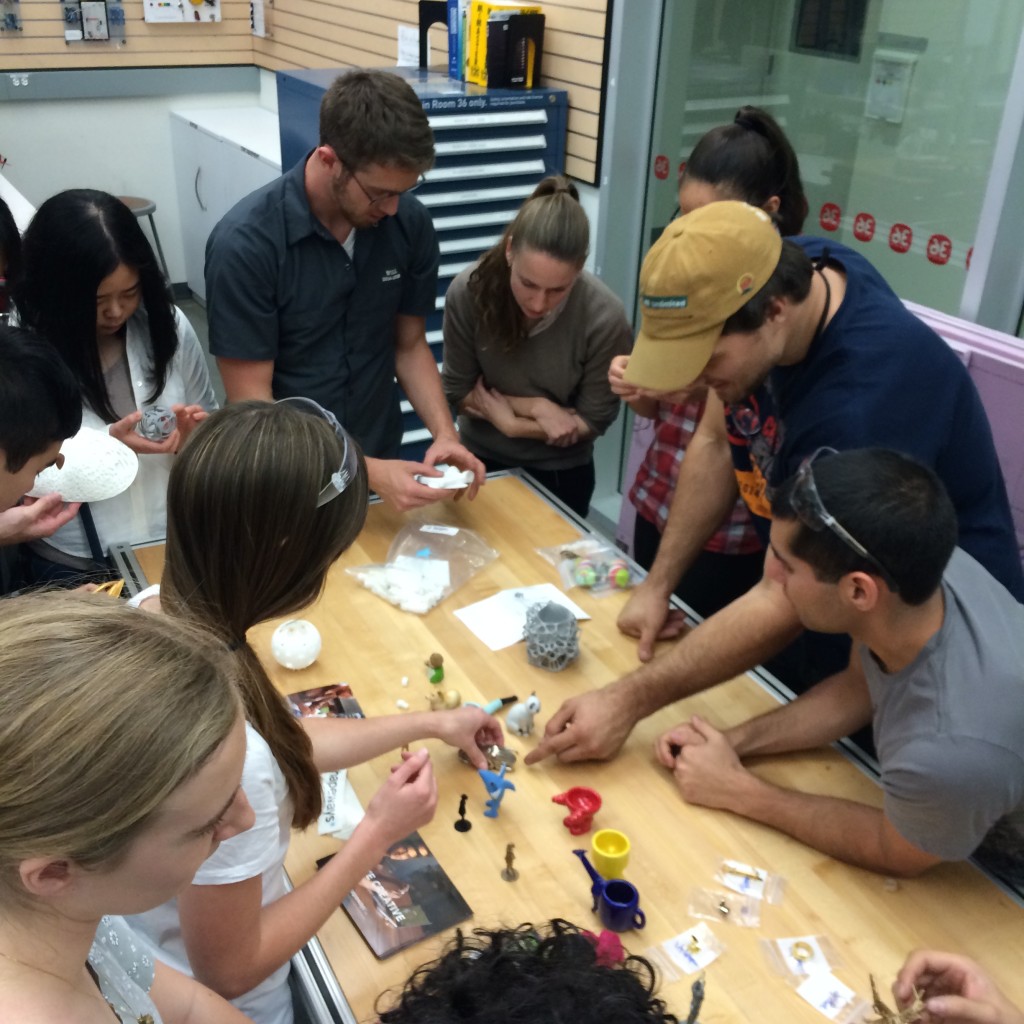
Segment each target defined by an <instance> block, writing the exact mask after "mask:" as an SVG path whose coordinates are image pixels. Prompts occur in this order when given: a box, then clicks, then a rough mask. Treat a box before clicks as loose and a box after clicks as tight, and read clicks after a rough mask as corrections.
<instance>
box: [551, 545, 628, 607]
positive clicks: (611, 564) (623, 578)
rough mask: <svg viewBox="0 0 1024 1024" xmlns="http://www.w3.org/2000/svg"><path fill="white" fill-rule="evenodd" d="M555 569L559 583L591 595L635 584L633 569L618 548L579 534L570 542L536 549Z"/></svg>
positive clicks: (623, 588) (622, 588)
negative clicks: (579, 536)
mask: <svg viewBox="0 0 1024 1024" xmlns="http://www.w3.org/2000/svg"><path fill="white" fill-rule="evenodd" d="M537 553H538V554H540V555H543V556H544V558H546V559H547V560H548V561H549V562H550V563H551V564H552V565H553V566H554V567H555V568H556V569H557V570H558V575H559V576H560V577H561V580H562V586H563V587H565V589H566V590H568V589H570V588H571V587H582V588H583V589H584V590H589V591H590V592H591V593H592V594H610V593H611V592H612V591H613V590H625V589H626V588H628V587H631V586H633V584H634V583H636V572H635V570H634V569H633V568H632V567H631V566H630V564H629V561H628V560H627V559H626V558H625V557H623V554H622V552H621V551H619V550H617V549H616V548H614V547H612V546H611V545H609V544H608V543H607V542H606V541H602V540H598V539H597V538H596V537H581V538H580V539H579V540H574V541H573V542H572V543H570V544H560V545H558V547H553V548H537Z"/></svg>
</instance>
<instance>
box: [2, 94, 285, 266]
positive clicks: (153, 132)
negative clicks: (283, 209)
mask: <svg viewBox="0 0 1024 1024" xmlns="http://www.w3.org/2000/svg"><path fill="white" fill-rule="evenodd" d="M269 77H270V78H271V80H272V79H273V76H272V75H271V76H269ZM263 93H264V94H269V95H270V96H273V102H274V103H275V105H276V95H274V92H273V89H270V90H266V89H264V90H263ZM260 98H261V95H260V93H257V92H230V93H224V92H218V93H215V94H192V93H182V94H180V95H174V96H163V97H155V96H147V97H142V98H137V99H89V100H76V99H68V100H60V101H51V100H33V101H31V102H16V103H15V102H7V103H5V104H4V111H3V129H4V131H3V154H4V156H5V157H7V159H8V164H7V167H6V168H5V174H6V176H7V178H8V180H9V181H10V182H11V184H13V185H14V187H15V188H17V189H18V191H20V192H21V193H22V194H23V195H24V196H25V198H26V199H28V201H29V202H31V203H32V204H33V205H34V206H39V204H40V203H41V202H42V201H43V200H44V199H47V198H48V197H49V196H52V195H54V194H55V193H57V192H61V191H63V190H64V189H68V188H96V189H102V190H103V191H105V192H112V193H113V194H115V195H136V196H144V197H146V198H148V199H152V200H154V201H155V202H156V206H157V210H156V213H155V214H154V219H155V220H156V224H157V230H158V231H159V232H160V241H161V243H162V245H163V249H164V254H165V255H166V257H167V263H168V266H169V267H170V271H171V280H172V281H175V282H179V281H184V280H185V261H184V255H183V250H182V241H181V228H180V223H179V216H178V199H177V195H176V191H175V181H174V155H173V153H172V152H171V131H170V111H171V110H174V109H175V108H178V107H181V108H195V107H239V106H254V105H260ZM142 224H143V229H144V230H145V231H146V232H147V233H148V231H149V225H148V222H147V221H146V220H145V219H143V221H142Z"/></svg>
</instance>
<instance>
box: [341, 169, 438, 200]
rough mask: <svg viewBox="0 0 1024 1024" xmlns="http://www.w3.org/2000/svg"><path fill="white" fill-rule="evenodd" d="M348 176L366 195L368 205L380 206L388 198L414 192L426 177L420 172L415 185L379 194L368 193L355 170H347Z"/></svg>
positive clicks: (395, 197)
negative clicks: (399, 190)
mask: <svg viewBox="0 0 1024 1024" xmlns="http://www.w3.org/2000/svg"><path fill="white" fill-rule="evenodd" d="M348 176H349V177H350V178H351V179H352V180H353V181H354V182H355V183H356V184H357V185H358V186H359V189H360V191H361V192H362V193H363V195H364V196H366V201H367V202H368V203H369V204H370V206H380V204H381V203H386V202H387V201H388V200H389V199H398V198H399V196H405V195H408V194H409V193H410V192H415V191H416V189H418V188H419V187H420V185H422V184H423V183H424V182H425V181H426V180H427V179H426V178H425V177H424V176H423V175H422V174H421V175H420V176H419V177H418V178H417V179H416V184H415V185H410V186H409V188H407V189H403V190H402V191H401V192H382V193H381V194H380V195H379V196H373V195H370V193H369V192H368V191H367V188H366V186H365V185H364V184H363V183H362V182H361V181H360V180H359V177H358V176H357V175H356V172H355V171H349V172H348Z"/></svg>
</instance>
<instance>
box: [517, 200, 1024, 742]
mask: <svg viewBox="0 0 1024 1024" xmlns="http://www.w3.org/2000/svg"><path fill="white" fill-rule="evenodd" d="M825 248H826V247H825V245H824V243H823V242H821V241H820V240H817V239H800V240H798V241H792V240H783V239H781V238H780V237H779V235H778V233H777V232H776V231H775V228H774V226H773V225H772V223H771V221H770V220H769V219H768V217H767V216H766V215H765V214H764V213H763V212H762V211H760V210H757V209H755V208H754V207H751V206H747V205H746V204H744V203H735V202H724V203H711V204H710V205H708V206H705V207H702V208H701V209H698V210H695V211H694V212H693V213H690V214H688V215H687V216H685V217H681V218H680V219H679V220H677V221H674V222H673V223H672V224H671V225H669V227H668V228H667V229H666V231H665V233H664V234H663V235H662V237H661V239H660V240H659V241H658V242H657V243H656V244H655V245H654V247H653V248H652V249H651V251H650V252H649V253H648V255H647V258H646V259H645V261H644V268H643V271H642V272H641V281H640V289H641V293H642V294H641V303H642V309H643V324H642V327H641V330H640V334H639V336H638V338H637V343H636V347H635V348H634V350H633V354H632V355H631V357H630V361H629V365H628V367H627V371H626V375H625V380H626V381H627V382H630V383H633V384H634V385H635V386H637V387H638V388H649V389H652V390H654V389H656V391H657V392H658V393H660V392H663V391H665V390H667V389H685V388H688V387H693V386H701V385H703V386H705V387H707V388H708V389H709V396H708V403H707V408H706V410H705V414H704V417H703V419H702V420H701V423H700V425H699V427H698V429H697V432H696V433H695V435H694V438H693V441H692V442H691V444H690V447H689V448H688V450H687V453H686V458H685V459H684V460H683V465H682V469H681V471H680V476H679V483H678V485H677V489H676V498H675V501H674V503H673V506H672V510H671V513H670V515H669V521H668V525H667V526H666V529H665V532H664V534H663V536H662V541H661V546H660V548H659V551H658V557H657V559H656V560H655V563H654V565H653V566H652V569H651V572H650V575H649V576H648V578H647V580H646V581H645V582H644V583H643V584H641V585H640V586H638V587H637V588H636V589H635V590H634V591H633V595H632V597H631V599H630V602H629V604H628V605H627V606H626V608H625V609H624V611H623V613H622V615H620V618H619V625H620V628H622V629H623V631H625V632H631V633H634V634H636V635H639V636H640V637H641V651H640V654H641V658H642V659H643V660H647V658H649V657H650V648H651V647H652V646H653V641H654V639H655V637H658V636H659V635H660V636H661V637H662V638H665V637H668V636H672V635H678V633H679V632H680V631H681V629H682V625H681V622H680V621H679V620H678V619H676V618H674V617H669V616H668V597H669V595H670V594H671V593H672V590H673V588H674V586H675V585H676V583H677V582H678V579H679V576H680V575H681V573H682V572H683V571H685V568H686V567H687V565H688V564H689V561H690V560H692V558H693V557H694V556H695V555H696V553H697V552H698V551H699V550H700V548H701V546H702V545H703V544H704V542H705V541H706V539H707V537H708V536H709V535H710V534H711V533H712V532H713V530H714V529H715V528H716V526H717V525H718V523H719V522H720V521H721V519H722V518H723V517H724V515H725V513H726V512H727V510H728V509H729V508H730V507H731V504H732V502H734V501H735V498H736V493H737V485H738V488H739V493H740V494H741V496H742V497H743V498H744V499H745V500H746V502H747V504H748V506H749V507H750V509H751V511H752V512H753V513H754V515H755V519H756V520H759V521H760V523H761V524H762V527H763V528H764V529H765V530H767V528H768V527H769V526H770V516H771V496H772V488H773V487H775V486H777V485H778V484H779V483H781V481H782V480H784V479H785V478H786V477H787V476H789V475H790V474H792V473H793V472H795V470H796V469H797V468H798V466H799V464H800V462H801V460H802V459H804V458H805V457H806V456H808V455H810V454H812V453H813V452H814V451H815V450H816V449H818V448H821V447H823V446H828V447H832V448H837V449H840V450H843V449H847V448H864V447H887V448H893V449H897V450H899V451H901V452H904V453H906V454H909V455H912V456H914V457H915V458H917V459H918V460H920V461H921V462H923V463H925V464H926V465H928V466H930V467H931V468H932V469H934V470H935V472H936V473H937V474H938V476H939V477H940V478H941V479H942V481H943V483H944V484H945V485H946V488H947V490H948V491H949V494H950V497H951V499H952V501H953V504H954V507H955V508H956V512H957V518H958V523H959V538H958V544H959V546H960V547H962V548H963V549H964V550H965V551H967V552H968V553H969V554H970V555H971V556H972V557H973V558H975V559H976V560H977V561H978V562H980V563H981V564H982V565H983V566H984V567H985V568H986V569H987V570H988V571H989V572H990V573H991V574H992V575H993V576H994V577H995V578H996V579H997V580H998V581H999V582H1000V583H1002V584H1003V585H1004V586H1005V587H1006V588H1007V589H1008V590H1009V591H1010V592H1011V593H1012V594H1013V595H1014V597H1016V599H1017V600H1018V601H1020V600H1022V598H1024V575H1022V573H1021V563H1020V556H1019V553H1018V550H1017V543H1016V537H1015V534H1014V528H1013V520H1012V518H1011V515H1010V507H1009V501H1008V499H1007V495H1006V487H1005V484H1004V482H1003V478H1002V473H1001V471H1000V468H999V464H998V461H997V459H996V452H995V446H994V444H993V441H992V434H991V430H990V429H989V425H988V420H987V418H986V416H985V410H984V408H983V407H982V404H981V399H980V398H979V397H978V394H977V391H976V390H975V388H974V385H973V383H972V381H971V380H970V377H969V376H968V375H967V371H966V369H965V368H964V366H963V365H962V364H961V363H960V361H959V359H958V358H957V357H956V355H955V354H954V353H953V352H952V350H951V349H950V348H949V346H947V345H946V344H945V342H943V341H942V339H941V338H939V336H938V335H937V334H935V333H934V332H933V331H932V330H931V329H930V328H928V327H926V326H925V325H924V324H923V323H922V322H921V321H919V320H918V319H917V318H916V317H915V316H914V315H913V314H911V313H910V312H909V311H908V310H907V309H906V308H905V307H904V306H903V304H902V303H901V302H900V300H899V298H898V297H897V296H896V295H895V293H894V292H893V291H892V289H891V288H889V286H888V285H887V284H886V283H885V281H884V280H883V279H882V278H881V276H880V275H879V274H878V273H877V271H875V270H874V268H873V267H872V266H871V265H870V264H869V263H868V262H867V261H866V260H865V259H864V258H863V257H861V256H859V255H858V254H857V253H855V252H853V251H852V250H850V249H847V248H845V247H844V246H841V245H832V244H831V243H829V245H828V247H827V248H828V250H829V251H828V252H826V251H825ZM812 257H816V258H817V262H816V263H812V259H811V258H812ZM726 409H728V413H729V415H728V419H727V417H726ZM678 614H679V613H673V615H674V616H675V615H678ZM800 633H801V626H800V622H799V620H798V618H797V617H796V616H795V615H794V613H793V610H792V607H790V606H789V604H788V602H787V601H786V600H785V596H784V595H783V594H782V592H781V589H780V588H779V587H778V586H776V585H775V584H774V583H773V581H772V580H771V579H767V578H765V579H762V580H761V582H760V583H758V584H757V585H756V586H755V587H753V588H752V589H751V590H750V591H749V592H748V593H746V594H745V595H743V597H741V598H739V599H738V600H736V601H734V602H733V603H732V604H730V605H728V606H727V607H726V608H724V609H722V611H720V612H718V613H717V614H715V615H713V616H711V617H710V618H709V619H708V620H707V621H706V622H704V623H702V624H701V625H700V626H698V627H697V628H696V629H694V630H693V631H692V632H690V633H689V634H688V635H686V636H685V637H683V639H682V640H681V641H680V642H679V643H677V644H676V645H675V646H674V647H673V648H672V649H671V650H669V651H667V652H666V653H665V654H664V655H662V656H661V657H659V658H657V659H655V660H653V661H651V662H650V664H648V665H645V666H643V667H641V668H640V669H638V670H637V671H635V672H632V673H630V674H629V675H628V676H625V677H624V678H622V679H620V680H617V681H616V682H614V683H611V684H609V685H608V686H606V687H604V688H603V689H602V690H597V691H593V692H591V693H588V694H584V695H583V696H581V697H577V698H573V699H572V700H570V701H567V702H566V703H565V704H563V705H562V707H561V708H560V709H559V710H558V712H556V714H555V715H554V716H553V717H552V718H551V719H550V720H549V722H548V725H547V728H546V730H545V738H544V740H543V742H542V743H541V744H540V746H539V747H538V748H537V749H536V750H535V751H534V752H533V753H531V755H530V756H529V757H528V758H527V760H528V761H531V762H532V761H536V760H539V759H541V758H543V757H546V756H548V755H549V754H557V755H558V756H559V757H561V758H562V759H563V760H582V759H586V758H595V757H611V756H613V755H614V754H615V753H616V752H617V751H618V749H619V748H620V747H621V745H622V743H623V742H624V741H625V739H626V737H627V736H628V735H629V732H630V730H631V729H632V727H633V725H635V724H636V722H638V721H639V720H640V719H641V718H644V717H646V716H647V715H649V714H651V713H653V712H654V711H656V710H657V709H659V708H661V707H664V706H665V705H666V704H669V703H671V702H673V701H675V700H678V699H680V698H682V697H685V696H688V695H690V694H691V693H695V692H697V691H699V690H703V689H705V688H707V687H709V686H713V685H715V684H717V683H719V682H722V681H723V680H726V679H731V678H732V677H734V676H736V675H738V674H739V673H741V672H744V671H746V670H748V669H750V668H752V667H753V666H754V665H758V664H761V663H763V662H765V661H767V660H768V659H769V658H771V657H773V656H774V655H776V654H778V653H779V652H780V651H782V650H783V648H785V647H786V646H787V645H788V644H790V643H791V642H792V641H793V640H794V639H796V638H797V637H798V636H799V635H800ZM807 638H808V640H811V641H815V642H814V643H808V644H806V650H807V653H808V654H809V655H810V657H809V658H808V659H807V660H808V662H809V663H808V664H806V665H805V666H801V668H802V673H801V677H800V678H799V679H798V680H795V681H794V688H796V689H802V688H805V687H806V686H807V685H811V684H812V683H813V682H815V681H817V680H818V679H821V678H823V677H824V676H826V675H828V674H829V673H830V672H832V671H835V670H836V669H837V668H838V667H839V665H840V664H841V663H842V661H843V658H844V652H843V651H840V650H838V649H837V648H836V646H835V643H834V641H831V642H829V641H828V638H823V637H820V635H819V634H813V633H808V634H807ZM819 639H820V642H818V641H819ZM645 646H646V650H645V649H644V648H645ZM645 655H646V656H645ZM784 681H785V682H790V680H788V679H787V680H784ZM567 726H571V728H567Z"/></svg>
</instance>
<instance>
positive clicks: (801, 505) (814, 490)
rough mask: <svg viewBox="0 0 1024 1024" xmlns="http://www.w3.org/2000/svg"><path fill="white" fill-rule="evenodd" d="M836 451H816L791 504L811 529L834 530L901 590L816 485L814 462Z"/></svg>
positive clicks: (807, 461) (805, 464) (806, 462)
mask: <svg viewBox="0 0 1024 1024" xmlns="http://www.w3.org/2000/svg"><path fill="white" fill-rule="evenodd" d="M836 454H838V452H837V451H836V449H835V448H829V447H821V448H819V449H817V451H815V452H812V453H811V454H810V455H808V456H807V458H806V459H804V460H803V462H801V463H800V468H799V469H798V470H797V471H796V480H795V481H794V483H793V491H792V494H791V495H790V503H791V504H792V506H793V511H794V512H795V513H796V515H797V518H798V519H799V520H800V522H801V523H803V524H804V526H806V527H807V528H808V529H809V530H814V532H815V533H818V532H820V531H821V530H824V529H826V528H827V529H829V530H831V531H832V532H833V533H834V534H835V535H836V536H837V537H838V538H839V539H840V540H841V541H842V542H843V543H844V544H845V545H846V546H847V547H848V548H849V549H850V550H851V551H853V552H855V553H856V554H858V555H860V557H861V558H863V559H864V561H865V562H869V563H870V564H871V565H872V566H874V568H875V569H877V570H878V575H879V576H881V577H882V579H883V580H885V582H886V585H887V586H888V587H889V589H890V590H891V591H892V592H893V593H894V594H898V593H899V591H900V588H899V585H898V584H897V583H896V580H895V579H893V576H892V573H890V572H889V571H888V569H886V568H885V566H884V565H882V563H881V562H880V561H879V560H878V559H877V558H875V556H874V555H873V554H871V552H870V551H868V549H867V548H866V547H864V545H863V544H861V542H860V541H859V540H857V538H856V537H854V536H853V534H851V533H850V532H849V531H848V530H847V529H846V528H845V527H844V526H843V524H842V523H840V522H839V520H838V519H836V517H835V516H834V515H832V514H831V513H830V512H829V510H828V509H827V508H825V503H824V502H823V501H822V500H821V495H820V494H819V493H818V485H817V484H816V483H815V482H814V468H813V467H814V460H815V459H817V458H818V457H819V456H821V455H826V456H828V455H836Z"/></svg>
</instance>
